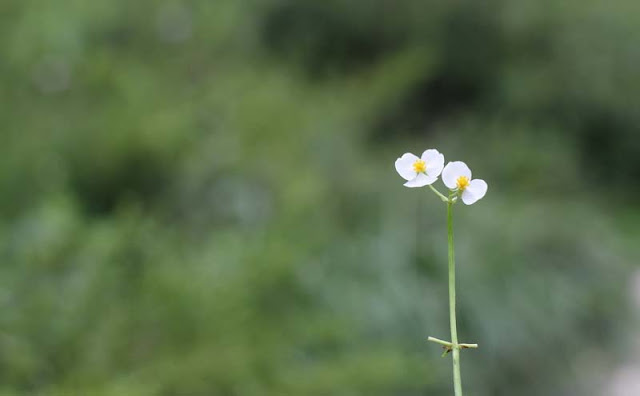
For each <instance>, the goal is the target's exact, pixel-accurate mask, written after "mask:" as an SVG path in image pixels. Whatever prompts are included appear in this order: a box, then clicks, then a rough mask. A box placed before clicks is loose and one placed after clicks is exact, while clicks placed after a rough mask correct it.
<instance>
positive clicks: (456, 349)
mask: <svg viewBox="0 0 640 396" xmlns="http://www.w3.org/2000/svg"><path fill="white" fill-rule="evenodd" d="M447 234H448V241H449V322H450V324H451V344H452V345H453V351H452V352H453V353H452V355H453V390H454V393H455V396H462V378H461V376H460V345H459V344H458V328H457V324H456V260H455V255H454V250H453V202H451V201H449V202H447Z"/></svg>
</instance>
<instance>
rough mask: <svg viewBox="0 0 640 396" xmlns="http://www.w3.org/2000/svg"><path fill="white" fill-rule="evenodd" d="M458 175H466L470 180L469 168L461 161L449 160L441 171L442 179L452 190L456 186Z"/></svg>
mask: <svg viewBox="0 0 640 396" xmlns="http://www.w3.org/2000/svg"><path fill="white" fill-rule="evenodd" d="M460 176H466V177H467V178H468V179H469V180H471V170H470V169H469V167H468V166H467V164H465V163H464V162H462V161H454V162H449V163H448V164H447V166H445V167H444V170H443V171H442V181H443V182H444V185H445V186H447V187H449V189H450V190H454V189H455V188H456V187H457V185H456V181H457V180H458V178H459V177H460Z"/></svg>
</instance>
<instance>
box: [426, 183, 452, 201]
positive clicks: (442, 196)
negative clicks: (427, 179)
mask: <svg viewBox="0 0 640 396" xmlns="http://www.w3.org/2000/svg"><path fill="white" fill-rule="evenodd" d="M429 188H430V189H431V191H433V192H434V193H436V195H437V196H439V197H440V199H441V200H443V201H444V202H449V198H447V197H445V196H444V194H442V193H441V192H440V191H438V190H437V189H436V188H435V187H434V186H432V185H431V184H429Z"/></svg>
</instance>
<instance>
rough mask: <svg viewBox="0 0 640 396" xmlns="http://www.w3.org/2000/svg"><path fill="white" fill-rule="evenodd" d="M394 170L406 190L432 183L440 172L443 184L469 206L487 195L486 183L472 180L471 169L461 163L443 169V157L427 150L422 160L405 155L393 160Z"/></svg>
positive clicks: (452, 163) (432, 150) (451, 163)
mask: <svg viewBox="0 0 640 396" xmlns="http://www.w3.org/2000/svg"><path fill="white" fill-rule="evenodd" d="M443 168H444V169H443ZM396 171H398V173H399V174H400V176H402V178H403V179H405V180H407V182H406V183H405V184H404V185H405V187H410V188H415V187H424V186H428V185H430V184H433V183H434V182H435V181H436V180H438V176H440V174H441V173H442V181H443V182H444V184H445V186H447V188H449V190H451V191H452V192H453V193H454V194H456V195H460V197H461V198H462V202H464V203H465V204H467V205H471V204H473V203H475V202H476V201H478V200H479V199H481V198H482V197H484V195H485V194H486V193H487V183H486V182H485V181H484V180H482V179H471V169H469V167H468V166H467V165H466V164H465V163H464V162H461V161H454V162H449V163H448V164H447V166H444V155H442V154H440V152H438V150H435V149H430V150H427V151H425V152H424V153H422V156H421V157H418V156H416V155H413V154H411V153H406V154H404V155H403V156H402V157H400V158H398V159H397V160H396Z"/></svg>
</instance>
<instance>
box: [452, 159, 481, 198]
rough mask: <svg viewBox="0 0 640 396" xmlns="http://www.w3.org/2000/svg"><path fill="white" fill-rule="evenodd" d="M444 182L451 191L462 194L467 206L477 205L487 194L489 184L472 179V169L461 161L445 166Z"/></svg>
mask: <svg viewBox="0 0 640 396" xmlns="http://www.w3.org/2000/svg"><path fill="white" fill-rule="evenodd" d="M442 181H443V182H444V184H445V186H447V187H448V188H449V189H450V190H451V191H454V192H457V193H458V194H460V196H461V198H462V202H464V203H465V204H466V205H471V204H473V203H475V202H476V201H478V200H479V199H481V198H482V197H484V195H485V194H486V193H487V188H488V186H487V182H485V181H484V180H482V179H471V169H469V167H468V166H467V164H465V163H464V162H461V161H454V162H449V163H448V164H447V166H445V168H444V170H443V171H442Z"/></svg>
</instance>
